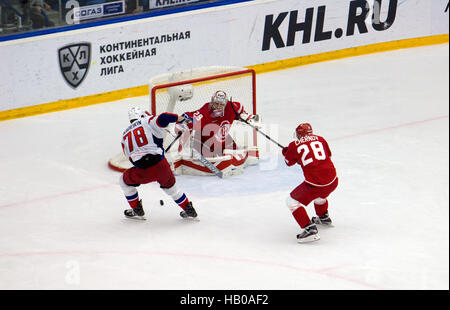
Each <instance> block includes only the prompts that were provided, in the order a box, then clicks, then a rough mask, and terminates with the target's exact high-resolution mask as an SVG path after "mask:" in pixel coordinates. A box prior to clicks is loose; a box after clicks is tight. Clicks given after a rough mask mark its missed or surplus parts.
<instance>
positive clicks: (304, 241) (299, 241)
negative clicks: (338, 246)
mask: <svg viewBox="0 0 450 310" xmlns="http://www.w3.org/2000/svg"><path fill="white" fill-rule="evenodd" d="M317 240H320V236H319V235H312V236H309V237H306V238H302V239H297V242H298V243H308V242H313V241H317Z"/></svg>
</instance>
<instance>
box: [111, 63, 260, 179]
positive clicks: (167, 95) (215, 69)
mask: <svg viewBox="0 0 450 310" xmlns="http://www.w3.org/2000/svg"><path fill="white" fill-rule="evenodd" d="M217 90H223V91H225V92H226V94H227V95H228V98H229V99H232V100H233V101H237V102H240V103H241V104H242V105H243V107H244V109H245V111H246V112H248V113H252V114H257V110H256V78H255V71H254V70H252V69H248V68H243V67H231V66H210V67H200V68H193V69H189V70H185V71H179V72H173V73H166V74H161V75H157V76H155V77H152V78H151V79H150V80H149V92H150V107H149V108H150V111H151V113H152V114H154V115H157V114H160V113H163V112H170V113H176V114H182V113H184V112H192V111H195V110H198V109H199V108H201V107H202V106H203V105H204V104H205V103H207V102H209V101H210V100H211V97H212V95H213V94H214V93H215V92H216V91H217ZM230 135H231V136H232V137H233V139H234V140H235V141H236V143H237V145H238V147H240V148H245V149H250V150H251V154H252V156H253V157H258V152H257V136H256V132H255V131H254V130H253V129H252V128H251V127H250V126H248V125H246V124H243V123H241V122H239V121H235V122H234V123H233V125H232V126H231V129H230ZM174 136H175V134H174V130H173V128H169V132H168V134H167V135H166V138H165V139H164V149H166V148H167V147H168V146H169V144H170V143H171V142H172V141H173V140H174ZM180 151H181V146H180V145H179V143H178V141H177V142H176V143H175V144H173V145H172V147H171V148H170V150H169V151H168V152H167V154H166V155H167V156H166V157H167V159H168V161H169V162H170V163H171V165H172V168H173V169H174V170H176V168H177V167H174V166H173V165H174V162H176V161H180V158H186V157H188V156H189V154H187V153H180ZM121 160H122V162H121V163H120V161H121ZM109 166H110V167H111V168H113V169H114V170H118V171H123V170H125V169H127V168H129V167H131V164H129V163H127V160H126V159H125V158H124V156H122V157H120V155H117V156H116V158H115V159H114V158H113V159H111V160H110V161H109Z"/></svg>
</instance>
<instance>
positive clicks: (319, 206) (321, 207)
mask: <svg viewBox="0 0 450 310" xmlns="http://www.w3.org/2000/svg"><path fill="white" fill-rule="evenodd" d="M314 209H315V210H316V214H317V215H318V216H324V215H325V213H326V212H327V210H328V200H326V199H321V198H318V199H316V200H314Z"/></svg>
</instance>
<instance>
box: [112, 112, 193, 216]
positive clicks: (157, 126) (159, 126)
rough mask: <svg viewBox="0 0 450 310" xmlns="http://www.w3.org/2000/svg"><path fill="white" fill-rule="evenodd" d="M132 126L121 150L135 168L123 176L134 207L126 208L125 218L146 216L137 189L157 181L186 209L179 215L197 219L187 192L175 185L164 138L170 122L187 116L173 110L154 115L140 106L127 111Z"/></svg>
mask: <svg viewBox="0 0 450 310" xmlns="http://www.w3.org/2000/svg"><path fill="white" fill-rule="evenodd" d="M128 118H129V120H130V123H131V125H130V126H128V127H127V129H125V131H124V132H123V135H122V149H123V152H124V154H125V157H127V158H128V159H129V160H130V162H131V163H132V164H133V166H134V167H132V168H130V169H127V170H126V171H125V172H124V173H123V174H122V175H121V176H120V180H119V183H120V187H121V188H122V190H123V192H124V194H125V197H126V199H127V201H128V203H129V205H130V207H131V209H127V210H125V212H124V213H125V217H127V218H137V219H145V217H144V216H145V212H144V209H143V206H142V200H140V199H139V194H138V191H137V189H136V187H138V186H139V185H141V184H147V183H150V182H158V183H159V185H160V187H161V189H162V190H163V191H164V192H165V193H166V194H168V195H169V196H171V197H172V199H173V200H174V201H175V202H176V203H177V204H178V205H179V206H180V207H181V208H182V209H183V211H181V213H180V216H181V217H183V218H189V217H190V218H196V217H197V212H196V211H195V209H194V207H193V206H192V202H190V201H189V199H188V197H187V196H186V194H185V193H183V192H182V191H181V190H180V189H179V188H178V187H177V185H176V184H175V176H174V175H173V173H172V170H171V169H170V165H169V163H168V162H167V159H166V158H165V156H164V149H163V138H164V134H165V129H164V128H166V127H167V126H168V125H169V124H170V123H175V122H182V121H183V120H184V118H183V117H182V116H178V115H177V114H172V113H162V114H160V115H157V116H156V115H151V114H149V113H148V112H144V111H143V110H142V109H140V108H139V107H132V108H131V109H130V110H129V111H128Z"/></svg>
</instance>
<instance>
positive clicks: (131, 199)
mask: <svg viewBox="0 0 450 310" xmlns="http://www.w3.org/2000/svg"><path fill="white" fill-rule="evenodd" d="M119 185H120V187H121V188H122V191H123V193H124V194H125V198H126V199H127V201H128V203H129V204H130V207H131V208H133V209H134V208H137V206H138V203H139V194H138V191H137V189H136V188H135V187H134V186H130V185H128V184H125V182H124V181H123V176H120V179H119Z"/></svg>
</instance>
